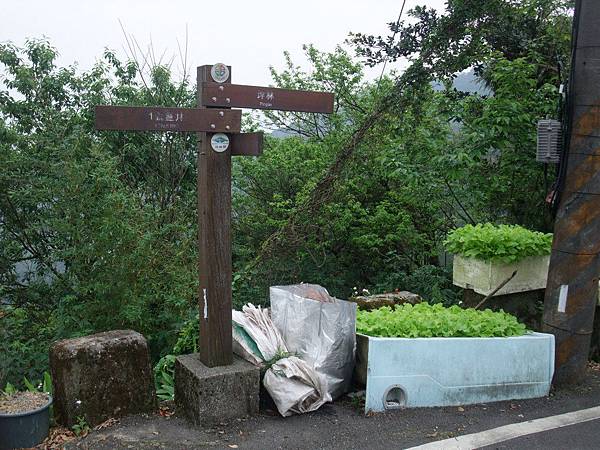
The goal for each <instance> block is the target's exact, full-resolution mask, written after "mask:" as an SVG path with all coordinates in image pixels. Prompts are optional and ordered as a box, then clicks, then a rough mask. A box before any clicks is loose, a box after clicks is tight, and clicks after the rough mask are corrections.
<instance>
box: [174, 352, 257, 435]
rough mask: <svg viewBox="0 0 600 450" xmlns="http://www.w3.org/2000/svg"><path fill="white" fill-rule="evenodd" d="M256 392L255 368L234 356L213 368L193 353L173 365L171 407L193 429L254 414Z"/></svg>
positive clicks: (182, 357) (178, 358)
mask: <svg viewBox="0 0 600 450" xmlns="http://www.w3.org/2000/svg"><path fill="white" fill-rule="evenodd" d="M259 390H260V370H259V368H258V367H256V366H253V365H252V364H250V363H249V362H247V361H244V360H243V359H241V358H238V357H237V356H234V358H233V364H231V365H229V366H217V367H206V366H205V365H204V364H202V362H201V361H200V357H199V355H198V354H197V353H194V354H191V355H182V356H178V357H177V359H176V361H175V404H176V405H177V408H178V411H179V412H182V413H183V415H184V416H186V417H187V419H188V420H189V421H190V422H192V423H193V424H195V425H207V424H208V425H210V424H212V423H216V422H220V421H223V420H228V419H236V418H241V417H246V416H250V415H252V414H256V413H257V412H258V403H259V401H258V399H259Z"/></svg>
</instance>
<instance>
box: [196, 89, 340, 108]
mask: <svg viewBox="0 0 600 450" xmlns="http://www.w3.org/2000/svg"><path fill="white" fill-rule="evenodd" d="M201 100H202V104H203V105H204V106H214V107H227V106H229V107H233V108H252V109H276V110H280V111H298V112H314V113H324V114H330V113H332V112H333V94H332V93H330V92H316V91H294V90H290V89H280V88H271V87H261V86H246V85H242V84H227V83H223V84H219V83H211V82H205V83H203V84H202V97H201Z"/></svg>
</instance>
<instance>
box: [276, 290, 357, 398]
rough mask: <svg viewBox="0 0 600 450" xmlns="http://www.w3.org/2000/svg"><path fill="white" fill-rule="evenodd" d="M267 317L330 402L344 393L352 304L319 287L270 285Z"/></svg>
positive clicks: (351, 346)
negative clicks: (319, 380) (321, 380)
mask: <svg viewBox="0 0 600 450" xmlns="http://www.w3.org/2000/svg"><path fill="white" fill-rule="evenodd" d="M269 293H270V299H271V316H272V319H273V322H274V323H275V326H276V327H277V328H278V329H279V331H280V332H281V335H282V336H283V340H284V341H285V343H286V345H287V348H288V349H289V351H290V352H292V353H293V354H295V355H297V356H299V357H300V358H301V359H302V360H304V361H306V362H307V363H309V364H310V365H312V366H313V367H314V368H315V369H316V370H317V372H319V373H320V374H323V375H324V376H325V378H326V380H327V386H328V392H329V394H330V395H331V397H332V398H333V399H335V398H337V397H339V396H340V395H342V394H344V393H345V392H347V391H348V388H349V387H350V383H351V380H352V373H353V371H354V353H355V350H356V304H355V303H352V302H347V301H344V300H340V299H337V298H335V297H332V296H330V295H329V293H328V292H327V289H325V288H324V287H322V286H319V285H316V284H297V285H292V286H272V287H271V288H270V290H269Z"/></svg>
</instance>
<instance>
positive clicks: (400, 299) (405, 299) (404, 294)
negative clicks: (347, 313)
mask: <svg viewBox="0 0 600 450" xmlns="http://www.w3.org/2000/svg"><path fill="white" fill-rule="evenodd" d="M350 301H351V302H354V303H356V304H357V305H358V309H360V310H362V311H371V310H373V309H377V308H381V307H382V306H391V307H394V306H397V305H403V304H405V303H410V304H411V305H416V304H417V303H421V301H422V299H421V297H420V296H419V295H418V294H413V293H412V292H408V291H398V292H390V293H388V294H376V295H366V296H362V295H361V296H357V297H351V298H350Z"/></svg>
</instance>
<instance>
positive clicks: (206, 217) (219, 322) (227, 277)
mask: <svg viewBox="0 0 600 450" xmlns="http://www.w3.org/2000/svg"><path fill="white" fill-rule="evenodd" d="M210 69H211V66H201V67H198V74H197V76H198V86H199V91H198V106H199V107H200V108H202V102H201V101H200V99H201V98H202V86H203V84H202V82H204V81H206V80H208V79H210V78H209V77H210ZM209 111H210V110H209ZM211 136H212V134H211V133H199V134H198V245H199V266H198V270H199V276H200V284H199V307H200V315H199V316H200V341H199V343H198V352H199V354H200V360H201V361H202V363H203V364H204V365H206V366H208V367H215V366H224V365H229V364H231V363H232V361H233V352H232V337H231V272H232V267H231V266H232V264H231V144H230V147H229V148H228V149H227V150H225V151H224V152H221V153H218V152H215V151H214V150H213V149H212V148H211V145H210V138H211Z"/></svg>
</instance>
